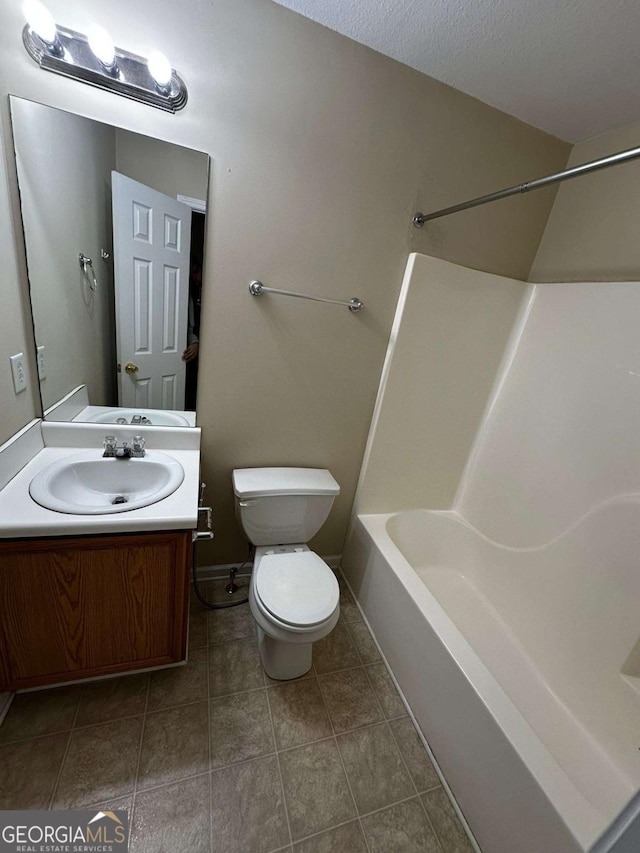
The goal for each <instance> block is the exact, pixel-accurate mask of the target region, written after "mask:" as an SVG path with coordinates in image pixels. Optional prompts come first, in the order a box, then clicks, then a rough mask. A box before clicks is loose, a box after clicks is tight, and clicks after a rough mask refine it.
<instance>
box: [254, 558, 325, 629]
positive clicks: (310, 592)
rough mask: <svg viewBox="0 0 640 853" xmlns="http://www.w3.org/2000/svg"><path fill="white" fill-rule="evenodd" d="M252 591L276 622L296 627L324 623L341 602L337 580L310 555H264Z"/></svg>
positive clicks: (321, 561)
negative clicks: (254, 590) (277, 620)
mask: <svg viewBox="0 0 640 853" xmlns="http://www.w3.org/2000/svg"><path fill="white" fill-rule="evenodd" d="M255 589H256V592H257V594H258V596H259V597H260V601H261V602H262V604H263V605H264V606H265V607H266V609H267V610H268V611H269V612H270V613H272V614H273V615H274V616H275V617H276V619H279V620H280V621H282V622H287V623H288V624H289V625H296V626H305V625H316V624H317V623H318V622H324V620H325V619H328V618H329V617H330V616H331V614H332V613H333V612H334V610H335V609H336V607H337V606H338V601H339V600H340V587H339V586H338V581H337V580H336V576H335V575H334V573H333V572H332V571H331V569H330V568H329V566H328V565H327V564H326V563H325V562H324V560H322V559H321V558H320V557H319V556H318V555H317V554H314V552H313V551H293V552H289V553H286V554H266V555H265V556H264V557H263V558H262V559H261V560H260V563H259V564H258V571H257V575H256V586H255Z"/></svg>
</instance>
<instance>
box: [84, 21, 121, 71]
mask: <svg viewBox="0 0 640 853" xmlns="http://www.w3.org/2000/svg"><path fill="white" fill-rule="evenodd" d="M88 41H89V47H90V48H91V50H92V51H93V53H94V54H95V55H96V56H97V57H98V59H99V60H100V62H101V63H102V64H103V65H104V67H105V68H109V69H111V68H113V67H114V66H115V64H116V50H115V47H114V46H113V40H112V38H111V36H110V35H109V33H108V32H107V31H106V30H105V29H104V27H99V26H98V25H97V24H92V25H91V27H89V33H88Z"/></svg>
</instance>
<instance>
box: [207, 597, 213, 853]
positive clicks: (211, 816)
mask: <svg viewBox="0 0 640 853" xmlns="http://www.w3.org/2000/svg"><path fill="white" fill-rule="evenodd" d="M208 639H209V615H208V614H207V640H208ZM210 693H211V670H210V657H209V643H207V727H208V728H207V730H208V732H209V744H208V746H209V850H211V851H213V780H212V778H211V750H212V737H211V696H210Z"/></svg>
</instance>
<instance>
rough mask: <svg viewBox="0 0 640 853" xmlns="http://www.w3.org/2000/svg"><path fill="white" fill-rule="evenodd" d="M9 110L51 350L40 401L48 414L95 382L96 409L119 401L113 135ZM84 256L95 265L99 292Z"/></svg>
mask: <svg viewBox="0 0 640 853" xmlns="http://www.w3.org/2000/svg"><path fill="white" fill-rule="evenodd" d="M11 114H12V123H13V133H14V140H15V146H16V152H17V153H16V162H17V166H18V181H19V184H20V202H21V210H22V219H23V223H24V232H25V242H26V248H27V259H28V265H29V282H30V288H31V302H32V306H33V319H34V327H35V331H36V340H37V342H38V345H39V346H44V358H45V376H46V378H45V379H43V380H42V382H41V383H40V389H41V394H42V405H43V407H44V408H45V409H47V408H49V406H52V405H53V404H54V403H57V402H58V401H59V400H60V399H61V398H62V397H63V396H64V395H65V394H68V393H69V391H71V389H72V388H75V387H76V386H78V385H86V386H87V388H88V390H89V400H90V402H91V403H94V404H96V403H97V404H100V405H109V404H112V405H113V404H115V402H116V399H115V383H114V377H115V373H114V362H115V351H114V342H113V335H112V334H111V329H112V327H113V319H112V316H113V283H112V275H111V265H110V264H106V263H104V261H102V260H101V257H100V250H101V249H110V246H111V170H112V169H114V168H115V163H116V161H115V134H114V132H113V130H112V129H111V128H110V127H108V126H106V125H102V124H98V123H96V122H93V121H87V119H84V118H80V117H78V116H75V115H71V114H70V113H68V112H64V111H63V110H52V109H50V108H48V107H42V106H41V105H40V104H34V103H33V102H32V101H25V100H20V99H17V98H14V99H13V100H12V103H11ZM43 140H47V144H46V145H43V144H42V143H43ZM79 252H83V254H85V255H87V256H88V257H90V258H91V259H92V260H93V269H94V271H95V276H96V279H97V281H98V284H97V286H96V288H95V290H94V289H92V288H91V285H90V281H89V279H90V276H85V275H84V274H83V272H82V270H81V269H80V265H79V263H78V254H79Z"/></svg>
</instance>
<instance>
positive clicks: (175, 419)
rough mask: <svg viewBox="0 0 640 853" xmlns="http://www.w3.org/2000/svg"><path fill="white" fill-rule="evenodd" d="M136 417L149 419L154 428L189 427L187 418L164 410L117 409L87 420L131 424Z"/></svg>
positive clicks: (100, 413) (99, 422) (100, 422)
mask: <svg viewBox="0 0 640 853" xmlns="http://www.w3.org/2000/svg"><path fill="white" fill-rule="evenodd" d="M136 415H142V417H143V418H147V420H148V422H149V424H151V425H152V426H189V421H188V420H187V418H185V417H183V416H182V415H179V414H177V413H176V412H166V411H164V410H163V409H120V408H117V407H116V408H113V409H111V411H109V412H99V413H98V414H97V415H93V416H92V417H90V418H88V419H87V420H89V421H91V422H92V423H94V424H117V423H127V424H130V423H131V419H132V418H133V417H134V416H136ZM123 419H124V420H123ZM143 426H144V424H143Z"/></svg>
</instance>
